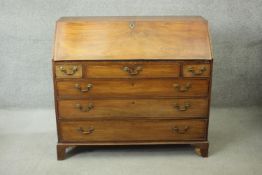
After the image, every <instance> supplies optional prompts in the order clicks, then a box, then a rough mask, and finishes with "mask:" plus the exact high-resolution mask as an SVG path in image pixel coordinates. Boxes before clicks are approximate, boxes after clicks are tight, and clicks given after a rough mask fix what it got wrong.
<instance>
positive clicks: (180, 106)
mask: <svg viewBox="0 0 262 175" xmlns="http://www.w3.org/2000/svg"><path fill="white" fill-rule="evenodd" d="M174 107H175V108H176V109H177V110H179V111H187V110H188V108H189V107H190V104H189V103H185V104H184V105H179V104H177V103H175V104H174Z"/></svg>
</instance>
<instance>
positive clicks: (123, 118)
mask: <svg viewBox="0 0 262 175" xmlns="http://www.w3.org/2000/svg"><path fill="white" fill-rule="evenodd" d="M212 63H213V61H212V51H211V44H210V37H209V32H208V23H207V21H206V20H205V19H203V18H202V17H172V16H167V17H64V18H61V19H59V20H58V21H57V24H56V35H55V44H54V54H53V77H54V92H55V107H56V121H57V133H58V144H57V158H58V160H63V159H64V158H65V156H66V148H67V147H72V146H83V145H140V144H143V145H148V144H151V145H154V144H190V145H192V146H193V147H194V148H195V151H196V153H198V154H199V155H201V156H203V157H207V156H208V139H207V138H208V120H209V108H210V92H211V77H212Z"/></svg>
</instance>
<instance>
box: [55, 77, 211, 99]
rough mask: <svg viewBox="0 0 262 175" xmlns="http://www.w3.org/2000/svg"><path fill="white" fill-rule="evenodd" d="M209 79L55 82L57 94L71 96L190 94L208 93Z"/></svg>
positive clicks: (173, 95) (107, 96)
mask: <svg viewBox="0 0 262 175" xmlns="http://www.w3.org/2000/svg"><path fill="white" fill-rule="evenodd" d="M208 83H209V81H208V80H175V79H132V80H130V79H129V80H128V79H126V80H125V79H122V80H116V79H103V80H97V79H96V80H95V79H92V80H91V79H90V80H87V81H62V82H57V89H58V95H59V96H60V97H63V98H67V97H68V98H70V97H77V98H81V97H97V98H102V97H106V98H109V97H127V98H128V97H183V96H185V97H189V96H207V94H208Z"/></svg>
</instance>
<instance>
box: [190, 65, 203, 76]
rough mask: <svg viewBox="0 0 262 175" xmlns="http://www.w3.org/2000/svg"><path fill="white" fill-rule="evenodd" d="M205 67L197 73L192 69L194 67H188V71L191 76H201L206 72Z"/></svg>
mask: <svg viewBox="0 0 262 175" xmlns="http://www.w3.org/2000/svg"><path fill="white" fill-rule="evenodd" d="M206 70H207V69H206V67H205V66H202V67H201V68H200V69H199V70H198V71H196V70H195V69H194V67H189V68H188V71H189V72H191V73H192V74H193V75H202V74H203V73H204V72H205V71H206Z"/></svg>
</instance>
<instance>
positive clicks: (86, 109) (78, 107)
mask: <svg viewBox="0 0 262 175" xmlns="http://www.w3.org/2000/svg"><path fill="white" fill-rule="evenodd" d="M75 107H76V108H77V109H79V110H80V111H82V112H88V111H90V110H91V109H93V108H94V105H93V104H92V103H89V104H88V105H87V106H86V107H83V106H82V105H81V104H76V105H75Z"/></svg>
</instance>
